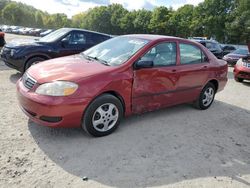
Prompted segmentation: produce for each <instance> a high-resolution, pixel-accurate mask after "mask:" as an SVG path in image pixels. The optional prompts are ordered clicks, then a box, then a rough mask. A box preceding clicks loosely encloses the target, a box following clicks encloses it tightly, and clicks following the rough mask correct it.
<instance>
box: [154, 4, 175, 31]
mask: <svg viewBox="0 0 250 188" xmlns="http://www.w3.org/2000/svg"><path fill="white" fill-rule="evenodd" d="M172 13H173V11H172V10H171V9H168V8H167V7H163V6H160V7H157V8H155V9H154V11H153V13H152V17H151V20H150V24H149V30H150V31H151V33H155V34H167V35H168V34H170V33H171V32H170V29H169V28H170V27H169V19H170V17H171V15H172Z"/></svg>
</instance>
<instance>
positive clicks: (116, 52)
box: [83, 36, 149, 66]
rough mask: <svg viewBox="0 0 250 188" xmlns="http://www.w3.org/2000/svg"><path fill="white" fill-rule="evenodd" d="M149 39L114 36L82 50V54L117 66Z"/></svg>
mask: <svg viewBox="0 0 250 188" xmlns="http://www.w3.org/2000/svg"><path fill="white" fill-rule="evenodd" d="M148 42H149V41H148V40H144V39H138V38H134V37H129V36H120V37H115V38H112V39H110V40H106V41H104V42H102V43H100V44H98V45H96V46H94V47H92V48H90V49H88V50H86V51H85V52H83V55H85V56H89V57H92V58H95V59H100V60H102V61H105V62H107V64H108V65H111V66H118V65H121V64H123V63H125V62H126V61H127V60H128V59H129V58H131V57H132V56H133V55H134V54H135V53H136V52H137V51H138V50H140V49H141V48H143V47H144V46H145V45H146V44H147V43H148Z"/></svg>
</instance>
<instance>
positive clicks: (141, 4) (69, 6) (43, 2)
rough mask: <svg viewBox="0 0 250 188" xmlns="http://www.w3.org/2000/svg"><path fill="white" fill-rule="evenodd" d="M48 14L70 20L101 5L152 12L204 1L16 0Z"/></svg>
mask: <svg viewBox="0 0 250 188" xmlns="http://www.w3.org/2000/svg"><path fill="white" fill-rule="evenodd" d="M16 1H18V2H22V3H25V4H28V5H32V6H34V7H35V8H37V9H40V10H43V11H47V12H48V13H51V14H53V13H65V14H67V16H68V17H69V18H70V17H72V16H73V15H75V14H77V13H80V12H83V11H86V10H88V9H89V8H93V7H96V6H101V5H109V4H112V3H119V4H122V5H123V6H124V7H125V8H127V9H128V10H138V9H141V8H145V9H147V10H152V9H154V7H157V6H166V7H170V6H171V7H173V8H174V9H177V8H178V7H181V6H183V5H185V4H192V5H198V4H199V3H200V2H203V1H204V0H16Z"/></svg>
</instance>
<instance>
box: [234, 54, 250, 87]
mask: <svg viewBox="0 0 250 188" xmlns="http://www.w3.org/2000/svg"><path fill="white" fill-rule="evenodd" d="M234 79H235V80H236V81H237V82H243V81H244V80H250V55H248V56H247V57H245V58H242V59H239V60H238V62H237V63H236V65H235V66H234Z"/></svg>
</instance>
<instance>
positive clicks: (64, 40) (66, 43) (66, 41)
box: [61, 38, 69, 47]
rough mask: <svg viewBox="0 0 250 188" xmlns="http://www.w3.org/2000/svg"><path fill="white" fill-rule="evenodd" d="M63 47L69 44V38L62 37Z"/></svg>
mask: <svg viewBox="0 0 250 188" xmlns="http://www.w3.org/2000/svg"><path fill="white" fill-rule="evenodd" d="M61 42H62V47H66V46H67V45H68V44H69V41H68V40H67V39H65V38H64V39H62V41H61Z"/></svg>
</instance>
